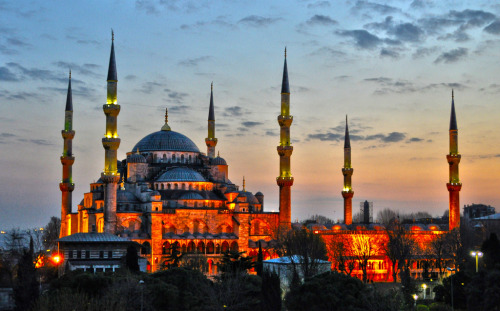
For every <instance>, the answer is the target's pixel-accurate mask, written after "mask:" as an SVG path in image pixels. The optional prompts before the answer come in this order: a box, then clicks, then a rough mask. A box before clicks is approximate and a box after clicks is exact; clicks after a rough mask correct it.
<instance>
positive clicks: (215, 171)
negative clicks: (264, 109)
mask: <svg viewBox="0 0 500 311" xmlns="http://www.w3.org/2000/svg"><path fill="white" fill-rule="evenodd" d="M117 81H118V79H117V75H116V64H115V54H114V46H113V44H112V47H111V57H110V66H109V71H108V79H107V82H108V96H107V102H106V104H105V105H104V107H103V109H104V113H105V115H106V134H105V137H104V138H103V139H102V141H103V147H104V149H105V168H104V172H103V173H102V175H101V178H99V180H98V181H97V182H94V183H92V184H90V191H89V192H87V193H85V194H84V198H83V200H82V201H81V203H80V204H79V205H78V210H77V211H76V212H74V213H71V205H69V207H68V203H66V204H65V203H64V202H65V201H64V200H65V196H66V197H67V196H68V191H64V190H63V188H62V186H61V190H63V207H62V228H63V229H62V230H61V237H65V236H68V235H72V234H75V233H86V232H94V231H95V232H105V233H109V234H115V235H118V236H120V237H122V238H127V239H129V240H131V241H135V242H138V243H140V244H141V245H142V246H143V247H142V251H141V253H142V256H143V257H145V258H146V259H147V260H148V267H149V269H150V271H156V270H158V269H159V268H160V267H161V265H162V263H163V262H164V261H165V259H166V258H167V257H168V255H169V253H170V251H171V246H172V244H177V245H178V246H179V249H180V250H181V251H182V252H183V253H186V256H184V257H183V260H186V261H189V260H191V259H190V258H195V257H196V256H198V257H199V255H200V254H202V255H204V256H206V258H207V262H206V266H207V272H209V273H210V272H211V273H215V272H216V271H215V270H216V266H214V265H213V264H214V263H217V261H218V260H219V259H220V257H221V253H222V252H224V251H227V250H229V249H232V250H238V251H244V252H247V254H249V255H255V254H256V252H257V250H258V242H259V241H260V242H261V243H260V244H261V245H262V247H263V248H264V253H265V257H266V259H268V258H271V257H273V256H274V253H273V251H272V247H271V246H272V243H273V242H272V241H273V239H274V238H276V234H277V232H278V227H279V224H280V221H283V219H282V218H280V213H274V212H264V195H263V194H262V193H260V192H258V193H256V194H255V195H254V194H253V193H251V192H248V191H246V189H245V188H244V187H243V189H240V188H239V186H237V185H236V184H234V183H233V182H231V180H230V179H229V171H228V164H227V163H226V161H225V160H224V159H223V158H221V157H220V156H217V157H216V156H215V146H216V144H217V138H215V115H214V102H213V87H212V89H211V95H210V106H209V117H208V137H207V139H206V140H205V142H206V145H207V151H208V152H207V155H205V154H204V153H202V152H200V150H199V149H198V147H197V146H196V144H195V143H194V142H193V141H191V140H190V139H189V138H188V137H187V136H185V135H183V134H181V133H178V132H175V131H173V130H172V129H171V127H170V126H169V124H168V112H166V114H165V124H164V125H163V126H162V127H161V130H159V131H157V132H154V133H151V134H149V135H146V136H145V137H144V138H143V139H141V140H140V141H139V142H138V143H137V144H136V145H135V146H134V147H133V148H132V150H131V151H130V152H128V153H127V158H126V159H124V160H122V161H117V159H116V151H117V149H118V146H119V144H120V139H119V138H118V134H117V116H118V113H119V111H120V106H119V105H118V104H117ZM159 125H160V124H159ZM158 128H159V129H160V126H159V127H158ZM65 129H66V128H65ZM69 130H71V129H69ZM63 136H64V135H63ZM66 146H67V140H65V150H67V148H66ZM69 155H70V154H69ZM63 165H64V163H63ZM64 167H65V169H64V172H65V173H64V174H63V181H64V185H66V184H65V183H68V182H71V180H70V179H68V174H67V171H68V170H67V168H66V166H64ZM70 175H71V174H69V176H70ZM286 177H288V175H287V176H286ZM62 184H63V183H62ZM66 200H67V199H66ZM69 204H70V203H69ZM289 204H290V203H289V202H288V205H289ZM287 217H288V219H287V220H286V222H287V223H288V224H289V223H290V211H289V210H288V214H287Z"/></svg>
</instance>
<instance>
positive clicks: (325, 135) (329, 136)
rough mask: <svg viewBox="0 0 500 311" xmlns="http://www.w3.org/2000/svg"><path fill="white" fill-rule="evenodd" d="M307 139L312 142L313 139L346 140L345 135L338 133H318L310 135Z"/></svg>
mask: <svg viewBox="0 0 500 311" xmlns="http://www.w3.org/2000/svg"><path fill="white" fill-rule="evenodd" d="M307 139H308V140H312V139H317V140H320V141H336V142H338V141H341V140H343V139H344V135H343V134H337V133H331V132H328V133H318V134H309V135H307Z"/></svg>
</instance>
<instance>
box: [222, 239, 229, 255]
mask: <svg viewBox="0 0 500 311" xmlns="http://www.w3.org/2000/svg"><path fill="white" fill-rule="evenodd" d="M228 251H229V243H227V241H224V242H222V248H221V252H222V253H226V252H228Z"/></svg>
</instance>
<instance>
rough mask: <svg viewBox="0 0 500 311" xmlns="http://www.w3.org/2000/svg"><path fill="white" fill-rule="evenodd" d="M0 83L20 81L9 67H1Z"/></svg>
mask: <svg viewBox="0 0 500 311" xmlns="http://www.w3.org/2000/svg"><path fill="white" fill-rule="evenodd" d="M0 81H19V79H18V78H17V77H16V75H15V74H14V73H12V72H11V71H10V70H9V68H7V67H0Z"/></svg>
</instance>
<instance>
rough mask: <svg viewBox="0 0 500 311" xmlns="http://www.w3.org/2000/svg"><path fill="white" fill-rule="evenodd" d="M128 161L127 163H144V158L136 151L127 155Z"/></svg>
mask: <svg viewBox="0 0 500 311" xmlns="http://www.w3.org/2000/svg"><path fill="white" fill-rule="evenodd" d="M128 162H129V163H146V158H144V157H143V156H142V155H140V154H138V153H132V154H131V155H130V156H129V157H128Z"/></svg>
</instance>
